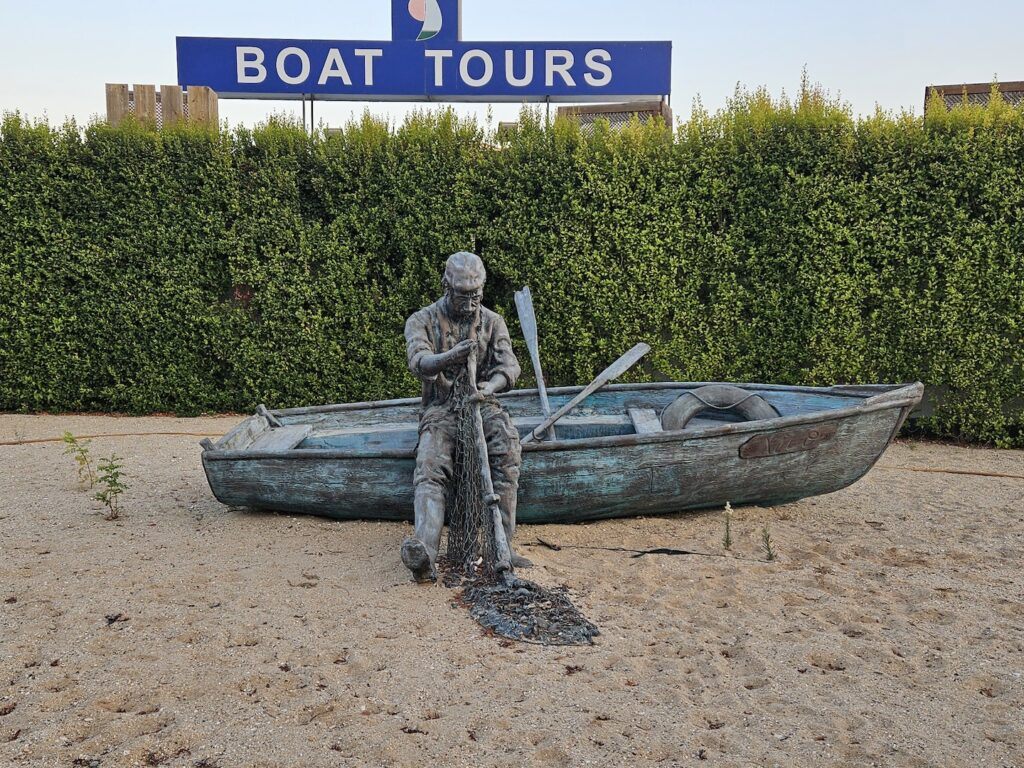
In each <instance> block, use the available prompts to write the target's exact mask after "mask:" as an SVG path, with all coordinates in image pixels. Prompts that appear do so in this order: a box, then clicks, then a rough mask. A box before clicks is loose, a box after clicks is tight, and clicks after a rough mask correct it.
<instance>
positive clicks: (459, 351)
mask: <svg viewBox="0 0 1024 768" xmlns="http://www.w3.org/2000/svg"><path fill="white" fill-rule="evenodd" d="M475 346H476V342H474V341H471V340H470V339H466V340H465V341H460V342H459V343H458V344H456V345H455V346H454V347H452V348H451V349H449V350H448V351H447V352H445V356H446V357H447V358H448V361H449V362H450V363H464V362H466V360H468V359H469V355H470V353H471V352H472V351H473V348H474V347H475Z"/></svg>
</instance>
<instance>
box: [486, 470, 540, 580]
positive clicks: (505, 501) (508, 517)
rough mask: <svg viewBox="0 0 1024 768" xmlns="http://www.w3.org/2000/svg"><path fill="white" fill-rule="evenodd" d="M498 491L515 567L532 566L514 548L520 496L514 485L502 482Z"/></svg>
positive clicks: (502, 520)
mask: <svg viewBox="0 0 1024 768" xmlns="http://www.w3.org/2000/svg"><path fill="white" fill-rule="evenodd" d="M495 490H497V491H498V504H499V505H500V506H501V527H502V528H504V529H505V539H506V540H507V541H508V549H509V552H511V553H512V567H513V568H532V567H533V563H531V562H530V561H529V560H527V559H526V558H525V557H523V556H522V555H517V554H516V552H515V550H514V549H512V536H513V535H515V532H516V506H517V505H518V503H519V496H518V493H517V489H516V487H515V486H514V485H510V484H508V483H502V484H501V486H500V488H496V489H495Z"/></svg>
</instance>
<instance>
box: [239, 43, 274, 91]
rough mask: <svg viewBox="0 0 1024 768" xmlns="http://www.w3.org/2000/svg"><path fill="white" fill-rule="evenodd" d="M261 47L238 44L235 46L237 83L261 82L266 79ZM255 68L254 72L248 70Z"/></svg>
mask: <svg viewBox="0 0 1024 768" xmlns="http://www.w3.org/2000/svg"><path fill="white" fill-rule="evenodd" d="M263 59H264V56H263V49H262V48H256V47H255V46H250V45H240V46H238V47H237V48H235V63H236V65H237V72H238V82H239V83H262V82H263V81H264V80H266V79H267V68H266V67H265V66H263ZM252 70H256V74H254V75H250V74H249V72H250V71H252Z"/></svg>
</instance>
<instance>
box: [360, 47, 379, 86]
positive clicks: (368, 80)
mask: <svg viewBox="0 0 1024 768" xmlns="http://www.w3.org/2000/svg"><path fill="white" fill-rule="evenodd" d="M355 53H356V56H362V58H363V70H364V71H363V82H364V83H365V84H366V85H373V60H374V58H376V57H379V56H383V55H384V51H382V50H381V49H380V48H356V51H355Z"/></svg>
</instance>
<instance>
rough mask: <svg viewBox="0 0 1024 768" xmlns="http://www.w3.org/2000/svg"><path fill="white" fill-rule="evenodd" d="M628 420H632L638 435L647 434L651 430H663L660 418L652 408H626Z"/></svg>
mask: <svg viewBox="0 0 1024 768" xmlns="http://www.w3.org/2000/svg"><path fill="white" fill-rule="evenodd" d="M626 413H628V414H629V420H630V421H632V422H633V428H634V429H635V430H636V433H637V434H638V435H649V434H651V433H653V432H663V431H664V430H663V429H662V428H661V419H659V418H658V414H657V413H656V412H655V411H654V409H653V408H627V409H626Z"/></svg>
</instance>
